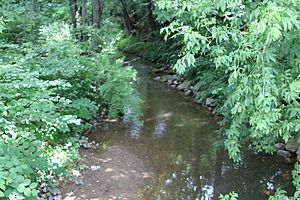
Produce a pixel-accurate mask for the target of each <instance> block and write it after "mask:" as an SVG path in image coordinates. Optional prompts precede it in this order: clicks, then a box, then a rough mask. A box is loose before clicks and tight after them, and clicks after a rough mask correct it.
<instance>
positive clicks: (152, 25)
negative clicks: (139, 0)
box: [147, 0, 157, 31]
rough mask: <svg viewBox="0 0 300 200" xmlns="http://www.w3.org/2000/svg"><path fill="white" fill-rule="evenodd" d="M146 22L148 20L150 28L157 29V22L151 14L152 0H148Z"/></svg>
mask: <svg viewBox="0 0 300 200" xmlns="http://www.w3.org/2000/svg"><path fill="white" fill-rule="evenodd" d="M147 7H148V22H149V26H150V29H151V30H152V31H154V30H156V29H157V23H156V21H155V18H154V16H153V3H152V0H148V5H147Z"/></svg>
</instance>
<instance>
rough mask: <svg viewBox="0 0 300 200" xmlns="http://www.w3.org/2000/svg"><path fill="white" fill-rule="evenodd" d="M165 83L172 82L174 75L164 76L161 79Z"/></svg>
mask: <svg viewBox="0 0 300 200" xmlns="http://www.w3.org/2000/svg"><path fill="white" fill-rule="evenodd" d="M161 80H162V81H163V82H167V81H168V80H172V75H164V76H162V77H161Z"/></svg>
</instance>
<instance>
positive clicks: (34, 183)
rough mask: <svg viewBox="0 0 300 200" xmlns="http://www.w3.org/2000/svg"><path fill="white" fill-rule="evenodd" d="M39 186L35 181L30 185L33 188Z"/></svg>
mask: <svg viewBox="0 0 300 200" xmlns="http://www.w3.org/2000/svg"><path fill="white" fill-rule="evenodd" d="M37 186H38V184H37V183H36V182H33V183H31V184H30V186H29V187H30V188H31V189H35V188H37Z"/></svg>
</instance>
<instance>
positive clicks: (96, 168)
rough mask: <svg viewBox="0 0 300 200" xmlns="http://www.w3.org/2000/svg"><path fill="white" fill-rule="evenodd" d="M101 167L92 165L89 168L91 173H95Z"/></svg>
mask: <svg viewBox="0 0 300 200" xmlns="http://www.w3.org/2000/svg"><path fill="white" fill-rule="evenodd" d="M100 168H101V167H100V166H99V165H96V166H94V165H92V166H91V169H92V170H93V171H96V170H98V169H100Z"/></svg>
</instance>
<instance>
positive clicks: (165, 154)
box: [88, 61, 293, 200]
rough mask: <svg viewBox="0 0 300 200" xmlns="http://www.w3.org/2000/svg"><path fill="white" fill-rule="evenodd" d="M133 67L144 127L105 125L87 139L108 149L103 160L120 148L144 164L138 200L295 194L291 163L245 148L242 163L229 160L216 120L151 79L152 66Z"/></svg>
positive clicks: (248, 198) (243, 199) (249, 199)
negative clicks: (219, 146)
mask: <svg viewBox="0 0 300 200" xmlns="http://www.w3.org/2000/svg"><path fill="white" fill-rule="evenodd" d="M133 65H134V66H135V67H136V69H137V70H138V73H139V81H138V84H137V90H138V92H139V95H140V96H141V98H142V99H143V105H142V108H143V126H140V125H138V124H134V123H131V124H129V123H124V122H122V121H117V122H106V123H103V124H100V125H99V126H98V127H95V129H94V130H93V131H92V132H91V133H90V134H89V136H88V137H89V138H90V139H91V140H94V141H96V142H100V143H102V147H105V148H103V149H102V150H97V151H96V152H98V153H99V156H100V157H101V154H105V152H106V151H107V149H111V148H114V147H119V146H121V147H122V149H123V151H124V152H129V153H130V155H134V157H135V158H134V159H135V160H138V162H140V161H141V162H142V164H138V165H137V166H135V167H138V166H140V168H142V169H135V170H136V171H137V173H140V172H142V173H144V172H146V173H147V178H146V180H145V181H143V184H142V183H141V182H139V185H138V188H139V189H138V190H136V191H131V193H136V194H134V196H135V198H137V199H149V200H176V199H180V200H181V199H182V200H189V199H191V200H192V199H193V200H211V199H217V197H218V196H219V194H221V193H229V192H231V191H235V192H237V193H239V196H240V198H239V199H241V200H260V199H267V197H268V195H270V194H273V193H274V192H275V190H276V189H277V188H278V187H282V188H283V189H286V190H288V192H290V193H292V192H293V187H292V184H291V181H292V180H291V175H290V171H291V170H292V168H293V166H292V165H287V164H285V163H284V162H282V161H280V160H278V159H276V158H275V157H273V156H268V155H264V154H255V153H253V151H251V150H249V149H244V152H243V157H242V160H241V161H240V162H238V163H234V162H233V161H231V160H229V159H228V155H227V154H226V152H225V151H223V150H218V151H216V150H215V149H214V148H213V143H214V141H215V140H216V134H215V131H216V130H217V128H218V125H217V121H218V119H217V117H215V116H214V115H213V114H211V112H210V111H208V110H207V109H205V108H202V107H201V106H200V105H198V104H196V103H194V102H193V101H192V100H191V98H190V97H186V96H184V95H183V94H180V93H178V92H177V91H176V90H175V89H173V88H170V87H168V86H167V85H165V84H163V83H162V82H160V81H155V80H153V78H154V76H153V75H152V74H151V73H150V72H151V67H152V66H153V65H154V64H153V63H148V62H145V61H135V62H134V63H133ZM94 154H95V153H94ZM124 158H125V157H124ZM120 162H121V163H122V162H123V164H124V165H128V164H127V163H128V162H125V161H120ZM100 167H101V165H100ZM119 168H122V164H121V165H119ZM127 168H128V166H127ZM141 176H142V175H141ZM124 178H126V177H124ZM127 178H128V177H127ZM137 180H139V181H140V179H139V178H137ZM103 184H105V183H103ZM125 184H126V182H125ZM137 193H138V194H137ZM100 199H101V198H100ZM112 199H114V198H112ZM115 199H123V198H122V197H120V198H117V197H116V198H115ZM126 199H131V198H130V196H127V197H126ZM132 199H133V197H132Z"/></svg>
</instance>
